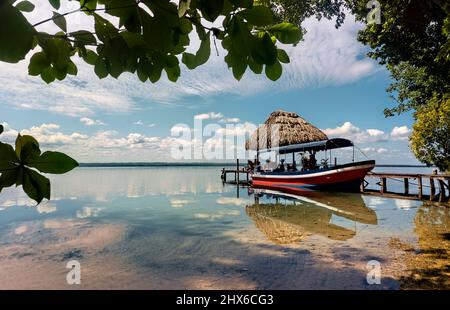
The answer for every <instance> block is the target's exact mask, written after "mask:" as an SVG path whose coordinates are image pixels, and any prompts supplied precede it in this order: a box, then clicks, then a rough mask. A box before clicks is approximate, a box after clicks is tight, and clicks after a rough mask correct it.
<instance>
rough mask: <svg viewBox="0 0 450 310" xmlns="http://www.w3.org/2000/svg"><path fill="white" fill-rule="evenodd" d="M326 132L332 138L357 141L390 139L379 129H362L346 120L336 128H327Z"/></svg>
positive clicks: (366, 141)
mask: <svg viewBox="0 0 450 310" xmlns="http://www.w3.org/2000/svg"><path fill="white" fill-rule="evenodd" d="M324 132H325V134H326V135H327V136H328V137H330V138H337V137H339V138H346V139H349V140H352V141H354V142H356V143H368V142H381V141H386V140H387V139H388V135H387V134H386V133H385V132H384V131H382V130H378V129H366V130H364V129H361V128H359V127H357V126H355V125H353V124H352V123H351V122H345V123H344V124H342V125H341V126H338V127H336V128H327V129H325V130H324Z"/></svg>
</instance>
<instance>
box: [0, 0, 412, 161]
mask: <svg viewBox="0 0 450 310" xmlns="http://www.w3.org/2000/svg"><path fill="white" fill-rule="evenodd" d="M62 11H64V9H62ZM43 12H48V11H46V8H45V5H44V7H43V8H42V12H41V14H39V11H37V12H35V13H34V15H33V14H31V15H30V16H27V18H29V19H30V20H39V19H42V17H43V16H45V15H43V14H44V13H43ZM36 14H38V15H39V16H36ZM77 18H78V17H77ZM80 18H81V20H79V19H78V20H70V19H69V20H68V23H69V25H71V24H72V25H73V27H74V28H73V29H69V31H73V30H77V29H80V28H77V25H81V24H83V23H84V21H83V20H82V18H85V17H80ZM44 26H45V27H49V29H47V28H44V29H43V30H46V31H51V30H52V29H53V28H52V27H54V26H51V25H44ZM304 26H305V28H306V29H307V31H308V33H307V34H306V36H305V40H304V41H303V42H301V43H300V44H299V45H298V46H297V47H295V48H294V47H286V49H287V52H288V54H289V55H290V58H291V64H289V65H285V66H284V67H283V69H284V74H283V77H282V78H281V79H280V80H279V81H277V82H271V81H269V80H267V78H265V77H264V76H262V75H254V74H253V73H251V72H247V73H246V75H245V76H244V78H243V79H242V81H240V82H237V81H234V79H233V77H232V74H231V72H230V71H229V70H228V69H227V68H226V65H225V64H224V62H223V57H224V55H225V53H224V51H223V50H221V49H219V53H220V56H219V57H216V56H215V55H212V56H211V59H210V62H209V63H208V64H206V65H204V66H203V67H201V68H199V69H197V70H194V71H189V70H187V69H185V68H184V69H182V77H181V78H180V80H179V82H178V83H176V84H174V83H171V82H169V81H167V79H165V78H164V79H162V80H161V81H160V82H159V83H157V84H154V85H153V84H150V83H146V84H143V83H141V82H139V81H138V80H137V78H135V77H134V76H132V75H130V74H125V75H123V76H121V77H120V78H119V79H118V80H115V79H113V78H107V79H105V80H101V81H99V80H98V79H97V78H96V77H95V75H94V74H93V72H92V71H93V70H92V68H89V67H88V66H87V65H85V64H83V63H82V62H80V61H78V62H77V64H79V74H78V76H77V77H76V78H69V79H67V80H65V81H63V82H55V83H53V84H51V85H49V86H48V85H46V84H45V83H44V82H42V81H41V80H40V79H39V78H36V77H29V76H27V69H26V68H27V64H28V61H27V60H25V61H23V62H21V63H20V64H16V65H10V64H4V63H0V98H1V102H0V115H1V118H0V122H2V123H3V124H4V125H5V126H6V131H5V133H4V134H3V135H2V136H0V140H3V141H8V142H11V141H12V140H13V139H14V137H15V135H16V134H17V132H18V131H22V133H25V134H27V133H29V134H33V135H34V136H36V137H37V138H38V140H39V141H41V144H42V147H43V148H44V149H46V148H48V149H57V150H63V151H65V152H67V153H69V154H70V155H72V156H74V157H75V158H76V159H78V160H79V161H81V162H111V161H116V162H117V161H170V160H172V159H171V158H169V157H170V148H171V147H172V146H173V145H174V143H177V139H178V137H177V136H175V137H174V136H173V135H172V133H177V131H176V130H174V129H173V128H174V127H176V126H177V124H186V125H187V126H189V127H191V126H193V122H194V118H195V117H196V115H197V119H200V118H201V119H203V123H204V124H208V123H217V124H218V125H220V126H222V127H223V126H225V124H227V123H228V124H235V125H237V126H238V128H241V129H245V128H249V124H250V123H251V124H255V125H257V124H260V123H262V122H263V121H264V120H265V119H266V118H267V116H268V115H269V114H270V112H272V111H274V110H278V109H282V110H285V111H293V112H296V113H298V114H299V115H301V116H302V117H304V118H305V119H306V120H308V121H309V122H311V123H313V124H314V125H316V126H317V127H319V128H320V129H323V130H325V132H326V133H327V134H328V135H329V136H341V137H347V138H350V139H352V140H354V141H355V142H356V143H357V145H358V146H359V147H360V148H361V149H363V150H364V152H365V153H366V154H367V155H368V156H369V157H371V158H375V159H376V160H377V161H378V162H379V163H417V162H416V160H415V159H414V157H413V156H412V154H411V152H410V151H409V149H408V141H407V137H408V135H409V133H410V130H411V125H412V117H411V115H409V114H405V115H401V116H396V117H392V118H385V117H384V115H383V109H384V108H385V107H389V106H393V105H394V104H395V102H394V101H393V100H392V99H390V98H389V95H388V94H387V93H386V91H385V89H386V88H387V86H388V85H389V83H390V78H389V75H388V73H387V72H386V70H385V69H384V68H383V67H382V66H379V65H378V64H376V63H375V62H374V61H372V60H370V59H368V58H367V57H366V56H365V53H366V52H367V49H366V48H365V47H364V46H362V45H361V44H359V43H358V42H357V41H356V39H355V38H356V32H357V31H358V29H360V27H361V25H359V24H357V23H355V22H354V21H353V20H352V18H351V17H350V18H348V20H347V21H346V23H345V24H344V25H343V27H341V28H340V29H338V30H336V29H335V28H334V22H333V21H327V20H322V21H320V22H318V21H316V20H315V19H309V20H307V21H306V22H305V24H304ZM195 45H196V42H194V46H193V47H192V49H193V50H195V48H196V46H195ZM213 54H214V53H213ZM198 115H202V116H198ZM238 131H239V133H241V132H242V130H238ZM207 139H208V138H205V139H204V141H206V140H207ZM208 142H211V143H216V142H217V141H208ZM237 147H240V146H237Z"/></svg>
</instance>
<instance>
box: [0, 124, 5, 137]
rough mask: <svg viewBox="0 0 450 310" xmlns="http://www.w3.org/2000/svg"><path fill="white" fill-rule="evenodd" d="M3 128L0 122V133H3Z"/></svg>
mask: <svg viewBox="0 0 450 310" xmlns="http://www.w3.org/2000/svg"><path fill="white" fill-rule="evenodd" d="M4 129H5V128H3V125H2V124H0V135H1V134H2V133H3V130H4Z"/></svg>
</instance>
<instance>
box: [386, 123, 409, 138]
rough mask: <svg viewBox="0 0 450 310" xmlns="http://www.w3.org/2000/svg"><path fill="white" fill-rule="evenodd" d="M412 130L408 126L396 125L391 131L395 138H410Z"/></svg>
mask: <svg viewBox="0 0 450 310" xmlns="http://www.w3.org/2000/svg"><path fill="white" fill-rule="evenodd" d="M410 134H411V130H410V129H409V128H408V127H407V126H400V127H397V126H396V127H394V128H393V129H392V131H391V137H392V139H394V140H408V138H409V135H410Z"/></svg>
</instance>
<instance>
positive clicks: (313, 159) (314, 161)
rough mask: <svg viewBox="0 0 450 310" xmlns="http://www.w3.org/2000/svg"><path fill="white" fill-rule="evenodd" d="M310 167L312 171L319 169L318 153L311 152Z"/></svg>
mask: <svg viewBox="0 0 450 310" xmlns="http://www.w3.org/2000/svg"><path fill="white" fill-rule="evenodd" d="M309 167H310V169H316V167H317V159H316V151H311V154H310V155H309Z"/></svg>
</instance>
